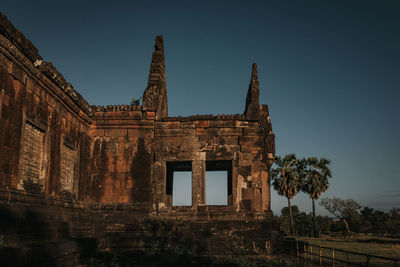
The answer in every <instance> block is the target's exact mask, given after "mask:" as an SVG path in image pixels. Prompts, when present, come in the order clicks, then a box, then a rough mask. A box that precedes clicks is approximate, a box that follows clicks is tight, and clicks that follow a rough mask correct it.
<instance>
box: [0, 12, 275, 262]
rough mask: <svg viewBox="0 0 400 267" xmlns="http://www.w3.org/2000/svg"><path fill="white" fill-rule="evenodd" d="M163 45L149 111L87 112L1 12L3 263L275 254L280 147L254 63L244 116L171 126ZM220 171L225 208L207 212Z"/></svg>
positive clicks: (154, 66)
mask: <svg viewBox="0 0 400 267" xmlns="http://www.w3.org/2000/svg"><path fill="white" fill-rule="evenodd" d="M154 48H155V49H154V52H153V55H152V58H151V67H150V74H149V79H148V84H147V88H146V89H145V90H144V93H143V101H142V102H143V104H142V105H113V106H105V107H104V106H90V105H89V104H88V103H87V102H86V101H85V99H83V98H82V97H81V95H80V94H79V93H78V92H77V91H75V89H74V88H73V86H72V85H71V84H70V83H68V82H67V81H66V80H65V79H64V78H63V76H62V74H60V73H59V72H58V71H57V69H56V68H55V67H54V66H53V65H52V64H51V63H50V62H46V61H44V60H43V59H42V58H41V56H40V55H39V54H38V51H37V49H36V48H35V46H34V45H33V44H32V43H31V42H30V41H29V40H28V39H26V38H25V37H24V35H23V34H22V33H21V32H19V31H18V30H17V29H15V28H14V26H13V25H12V24H11V23H10V22H9V21H8V20H7V18H6V17H5V16H4V15H2V14H0V217H1V219H0V237H1V245H0V246H2V249H0V251H1V252H0V253H3V254H1V255H0V256H2V257H5V255H10V254H9V253H11V255H24V256H23V257H18V256H16V257H15V259H14V260H15V261H16V264H24V263H26V261H27V260H28V258H29V261H32V262H36V263H40V262H44V261H49V260H57V259H58V258H57V257H61V256H60V255H63V257H64V258H63V261H65V260H66V259H67V258H68V257H70V258H74V257H75V256H76V255H79V253H80V252H81V251H82V250H84V249H85V250H88V249H92V250H99V249H109V250H110V249H111V250H112V249H115V250H117V249H122V248H123V249H132V250H143V251H151V250H155V249H168V248H171V247H177V246H181V247H185V248H186V249H188V250H190V251H192V252H194V253H198V254H210V253H212V254H265V253H269V252H270V250H271V249H273V244H274V241H275V238H276V234H275V232H276V231H275V226H274V225H275V224H274V223H273V220H272V212H271V209H270V178H269V169H270V167H271V164H272V162H273V159H274V151H275V145H274V134H273V133H272V128H271V121H270V117H269V112H268V106H267V105H260V104H259V90H260V89H259V80H258V77H257V65H256V64H253V68H252V72H251V78H250V85H249V87H248V90H247V97H246V103H245V110H244V113H243V114H236V115H218V116H213V115H196V116H189V117H169V116H168V102H167V88H166V73H165V60H164V45H163V38H162V36H157V37H156V42H155V47H154ZM245 93H246V91H245V90H244V91H243V94H244V95H245ZM181 171H186V172H191V185H192V189H191V196H192V199H191V205H189V206H174V205H172V202H173V198H174V188H173V184H174V183H173V180H174V177H175V174H176V173H177V172H181ZM213 171H224V173H226V184H227V187H228V188H227V190H226V191H227V195H226V199H227V201H226V202H227V205H206V198H207V192H206V186H205V184H206V182H205V181H206V176H207V172H213ZM35 244H40V246H37V245H35ZM82 244H85V245H82ZM271 247H272V248H271ZM39 250H40V251H46V250H47V252H46V253H37V252H38V251H39ZM4 251H6V252H4ZM4 253H6V254H4ZM74 255H75V256H74ZM75 260H76V259H75Z"/></svg>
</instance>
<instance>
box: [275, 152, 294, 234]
mask: <svg viewBox="0 0 400 267" xmlns="http://www.w3.org/2000/svg"><path fill="white" fill-rule="evenodd" d="M274 163H275V165H276V166H277V167H276V168H273V169H272V170H271V177H272V179H273V182H272V185H273V186H274V188H275V190H276V191H277V192H278V194H279V195H282V196H285V197H286V198H287V200H288V208H289V217H290V234H291V235H293V234H294V223H293V214H292V207H291V204H290V200H291V199H292V198H293V197H294V196H295V195H296V194H297V191H298V189H299V186H300V185H301V177H300V176H299V173H298V161H297V159H296V156H295V155H294V154H288V155H286V156H285V157H283V158H281V157H279V156H277V157H275V162H274Z"/></svg>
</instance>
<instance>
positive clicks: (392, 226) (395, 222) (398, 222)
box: [387, 208, 400, 234]
mask: <svg viewBox="0 0 400 267" xmlns="http://www.w3.org/2000/svg"><path fill="white" fill-rule="evenodd" d="M389 216H390V218H389V220H388V221H387V231H388V233H389V234H400V208H392V209H391V210H390V211H389Z"/></svg>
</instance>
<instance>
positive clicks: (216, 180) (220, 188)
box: [205, 160, 232, 206]
mask: <svg viewBox="0 0 400 267" xmlns="http://www.w3.org/2000/svg"><path fill="white" fill-rule="evenodd" d="M205 182H206V205H219V206H226V205H228V197H229V195H231V194H232V162H231V161H228V160H219V161H206V181H205Z"/></svg>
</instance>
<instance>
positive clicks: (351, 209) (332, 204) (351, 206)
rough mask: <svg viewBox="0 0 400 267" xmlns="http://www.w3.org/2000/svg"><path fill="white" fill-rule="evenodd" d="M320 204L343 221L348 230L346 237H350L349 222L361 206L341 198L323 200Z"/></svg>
mask: <svg viewBox="0 0 400 267" xmlns="http://www.w3.org/2000/svg"><path fill="white" fill-rule="evenodd" d="M319 204H320V205H321V206H322V207H324V208H325V209H326V210H327V211H329V212H330V213H331V214H332V215H334V216H335V217H336V218H338V219H339V220H341V221H342V222H343V224H344V226H345V228H346V235H350V228H349V223H348V221H349V220H350V218H351V216H353V215H354V214H355V213H356V214H358V210H359V209H361V205H360V204H359V203H358V202H357V201H355V200H353V199H346V200H344V199H340V198H336V197H335V198H327V197H326V198H322V199H321V200H320V201H319Z"/></svg>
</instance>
